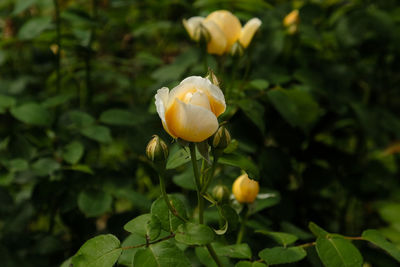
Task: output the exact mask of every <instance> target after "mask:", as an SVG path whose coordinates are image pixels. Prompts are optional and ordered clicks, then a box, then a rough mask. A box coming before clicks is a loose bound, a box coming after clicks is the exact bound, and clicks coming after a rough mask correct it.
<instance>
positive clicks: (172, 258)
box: [133, 241, 191, 267]
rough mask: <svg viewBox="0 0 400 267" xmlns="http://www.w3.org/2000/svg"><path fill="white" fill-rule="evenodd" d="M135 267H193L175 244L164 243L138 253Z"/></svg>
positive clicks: (134, 262)
mask: <svg viewBox="0 0 400 267" xmlns="http://www.w3.org/2000/svg"><path fill="white" fill-rule="evenodd" d="M133 266H146V267H160V266H174V267H175V266H176V267H187V266H191V264H190V262H189V260H188V259H187V258H186V256H185V254H184V253H183V251H182V250H180V249H179V248H178V247H177V246H176V245H175V244H174V243H173V242H171V241H164V242H159V243H156V244H153V245H150V246H149V247H148V248H145V249H141V250H139V251H137V252H136V254H135V258H134V261H133Z"/></svg>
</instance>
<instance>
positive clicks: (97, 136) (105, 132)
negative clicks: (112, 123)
mask: <svg viewBox="0 0 400 267" xmlns="http://www.w3.org/2000/svg"><path fill="white" fill-rule="evenodd" d="M81 134H83V135H84V136H86V137H87V138H90V139H92V140H94V141H97V142H99V143H105V144H106V143H110V142H111V141H112V137H111V132H110V129H109V128H107V127H105V126H101V125H91V126H88V127H86V128H83V129H82V130H81Z"/></svg>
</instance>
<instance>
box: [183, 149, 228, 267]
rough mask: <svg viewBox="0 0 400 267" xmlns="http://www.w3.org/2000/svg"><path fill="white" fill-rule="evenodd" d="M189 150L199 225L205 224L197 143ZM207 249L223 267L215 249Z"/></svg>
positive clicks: (209, 247) (220, 266) (209, 245)
mask: <svg viewBox="0 0 400 267" xmlns="http://www.w3.org/2000/svg"><path fill="white" fill-rule="evenodd" d="M189 149H190V158H191V160H192V165H193V173H194V178H195V182H196V188H197V202H198V210H199V223H200V224H204V217H203V214H204V200H203V197H202V196H201V191H202V187H201V183H200V173H199V166H198V165H197V158H196V145H195V143H193V142H191V143H189ZM206 248H207V250H208V253H210V256H211V257H212V258H213V259H214V261H215V263H216V264H217V266H219V267H222V266H223V265H222V263H221V261H220V260H219V258H218V255H217V253H215V250H214V248H213V247H212V245H211V244H207V245H206Z"/></svg>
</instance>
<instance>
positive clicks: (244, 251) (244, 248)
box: [215, 243, 252, 259]
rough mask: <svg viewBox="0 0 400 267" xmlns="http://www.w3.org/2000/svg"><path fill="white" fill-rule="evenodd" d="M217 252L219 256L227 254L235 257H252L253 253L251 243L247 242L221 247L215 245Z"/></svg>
mask: <svg viewBox="0 0 400 267" xmlns="http://www.w3.org/2000/svg"><path fill="white" fill-rule="evenodd" d="M215 252H216V253H217V255H218V256H226V257H230V258H235V259H250V258H251V255H252V254H251V249H250V247H249V245H247V244H245V243H242V244H235V245H229V246H221V247H219V246H218V247H217V246H215Z"/></svg>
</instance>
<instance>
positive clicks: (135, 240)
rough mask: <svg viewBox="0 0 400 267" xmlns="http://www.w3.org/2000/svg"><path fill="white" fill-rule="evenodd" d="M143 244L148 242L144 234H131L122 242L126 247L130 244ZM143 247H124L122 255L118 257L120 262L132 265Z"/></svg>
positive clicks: (122, 245) (130, 266)
mask: <svg viewBox="0 0 400 267" xmlns="http://www.w3.org/2000/svg"><path fill="white" fill-rule="evenodd" d="M142 244H146V238H145V237H144V236H142V235H137V234H131V235H129V236H128V237H127V238H125V240H124V241H123V242H122V244H121V247H122V248H124V247H130V246H138V245H142ZM141 249H142V248H141V247H139V248H129V249H124V250H123V251H122V254H121V257H119V259H118V263H119V264H122V265H126V266H129V267H132V266H133V260H134V257H135V254H136V252H138V251H139V250H141Z"/></svg>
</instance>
